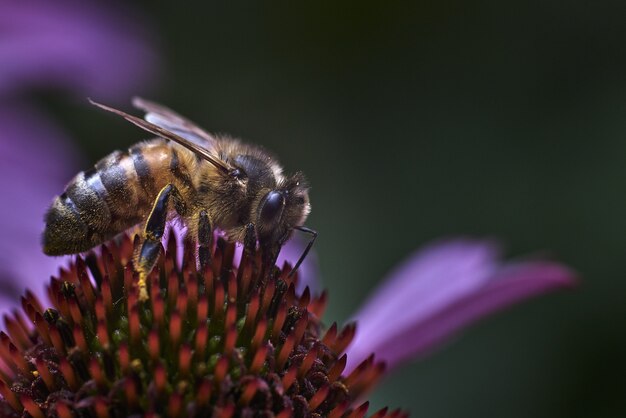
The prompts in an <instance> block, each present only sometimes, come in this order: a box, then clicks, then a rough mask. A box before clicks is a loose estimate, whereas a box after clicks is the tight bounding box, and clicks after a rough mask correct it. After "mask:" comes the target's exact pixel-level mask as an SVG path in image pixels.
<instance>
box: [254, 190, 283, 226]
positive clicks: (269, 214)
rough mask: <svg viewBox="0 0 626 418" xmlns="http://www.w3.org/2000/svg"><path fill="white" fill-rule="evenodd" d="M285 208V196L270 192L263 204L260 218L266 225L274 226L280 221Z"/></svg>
mask: <svg viewBox="0 0 626 418" xmlns="http://www.w3.org/2000/svg"><path fill="white" fill-rule="evenodd" d="M284 207H285V196H283V194H282V193H280V192H277V191H272V192H269V193H268V194H267V195H266V196H265V197H264V198H263V202H261V210H260V212H259V218H260V220H261V222H263V223H265V224H272V223H275V222H277V221H278V220H279V219H280V216H281V215H282V213H283V208H284Z"/></svg>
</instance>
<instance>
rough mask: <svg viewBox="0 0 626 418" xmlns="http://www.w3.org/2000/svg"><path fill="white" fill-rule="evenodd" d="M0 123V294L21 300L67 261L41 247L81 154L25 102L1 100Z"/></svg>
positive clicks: (36, 289) (38, 291) (41, 287)
mask: <svg viewBox="0 0 626 418" xmlns="http://www.w3.org/2000/svg"><path fill="white" fill-rule="evenodd" d="M0 126H2V129H1V130H0V189H1V190H2V191H3V197H2V205H0V231H2V236H1V237H0V293H4V294H5V295H6V294H12V296H14V297H13V298H12V300H14V301H15V303H18V302H19V297H17V296H19V295H21V294H22V293H23V291H24V289H25V288H26V287H30V288H32V289H33V290H34V291H36V292H37V293H39V294H40V292H41V291H42V290H43V284H44V283H45V282H46V281H47V279H48V278H49V276H50V275H51V274H54V273H56V271H57V268H58V267H59V265H60V263H61V262H62V260H63V259H61V258H51V257H47V256H45V255H44V254H43V253H42V251H41V244H40V240H41V231H42V230H43V227H44V223H43V214H44V212H45V210H46V209H47V207H48V206H49V205H50V203H51V201H52V198H53V197H54V195H55V194H58V193H60V192H61V191H62V190H63V186H64V185H65V183H66V182H67V181H68V180H69V179H70V178H71V177H72V175H73V174H74V171H75V169H74V167H75V166H76V165H75V161H76V158H75V154H74V153H73V152H72V150H71V147H70V146H69V143H68V140H67V138H66V137H65V135H64V134H63V133H62V132H61V131H60V130H59V129H58V128H57V127H55V126H54V125H53V124H52V123H51V122H50V121H48V120H47V118H46V117H44V116H43V115H42V114H41V113H39V112H37V111H35V110H34V109H33V108H30V107H28V106H26V105H24V104H17V103H15V102H13V103H11V105H10V107H9V106H8V105H7V104H0ZM2 308H3V309H6V308H7V306H5V305H3V306H2Z"/></svg>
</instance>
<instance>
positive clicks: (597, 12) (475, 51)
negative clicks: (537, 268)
mask: <svg viewBox="0 0 626 418" xmlns="http://www.w3.org/2000/svg"><path fill="white" fill-rule="evenodd" d="M133 6H134V10H133V12H132V15H131V18H129V19H128V22H127V24H128V25H133V24H137V25H142V26H147V27H148V31H149V32H150V31H151V33H152V35H151V36H152V40H153V42H154V45H156V50H157V51H158V52H159V54H160V56H161V63H160V64H159V68H158V74H159V76H158V78H157V81H156V82H155V83H152V87H151V88H146V89H145V90H142V91H137V92H136V94H139V95H144V96H146V97H148V98H151V99H154V100H156V101H159V102H162V103H165V104H167V105H168V106H170V107H172V108H174V109H176V110H178V111H179V112H180V113H182V114H184V115H187V116H189V117H190V118H192V119H194V120H196V121H198V122H200V123H201V125H203V126H205V127H207V128H208V129H209V130H212V131H216V132H228V133H230V134H233V135H236V136H240V137H242V138H245V139H246V140H248V141H251V142H255V143H259V144H262V145H264V146H266V147H267V148H269V149H271V150H273V151H274V152H276V153H277V154H278V155H279V156H280V157H281V160H282V162H283V164H284V165H285V167H286V168H287V169H288V171H294V170H302V171H304V172H305V173H306V174H307V176H308V178H309V180H310V182H311V184H312V186H313V187H312V191H311V198H312V203H313V213H312V215H311V217H310V221H309V226H311V227H313V228H315V229H317V230H318V231H319V232H320V238H319V240H318V243H317V244H316V250H317V253H318V256H319V260H320V268H321V272H322V278H323V281H324V285H325V287H327V288H328V289H329V290H330V295H331V300H330V308H329V311H328V313H327V318H328V319H332V320H335V319H337V320H347V319H349V317H350V315H351V313H352V312H354V311H355V309H356V308H357V307H358V306H359V303H360V302H362V301H363V300H364V299H365V298H366V297H367V294H368V293H369V292H370V291H371V290H372V289H373V288H374V286H375V285H376V283H377V282H378V281H380V280H381V279H382V278H383V277H384V275H385V273H386V272H388V271H389V269H390V268H391V267H392V266H393V265H394V264H396V263H397V262H399V261H401V260H402V259H403V258H404V257H405V256H406V255H407V254H409V253H410V252H411V251H412V250H414V249H415V248H417V247H419V246H421V245H422V244H424V243H426V242H428V241H430V240H432V239H435V238H439V237H442V236H453V235H458V234H461V235H472V236H480V237H484V236H487V237H498V238H500V239H502V241H503V242H504V243H505V246H506V249H507V254H509V255H510V256H522V255H525V254H529V253H531V254H537V251H538V250H540V251H544V250H545V254H546V255H548V256H550V257H554V258H556V259H559V260H562V261H564V262H566V263H567V264H569V265H571V266H573V267H574V268H575V269H576V270H577V271H578V272H579V273H580V275H581V278H582V280H581V286H580V287H579V289H577V290H576V291H574V292H571V293H566V294H559V295H551V296H548V297H544V298H541V299H539V300H535V301H532V302H530V303H526V304H524V305H522V306H519V307H515V308H514V309H511V310H509V311H507V312H505V313H504V314H500V315H498V316H496V317H493V318H490V319H489V320H486V321H483V322H481V323H480V324H479V325H478V326H475V327H473V328H472V329H471V330H470V331H469V332H466V333H464V334H463V335H462V337H461V338H459V339H457V340H456V341H454V342H453V343H452V344H449V345H448V346H446V347H445V348H444V349H443V350H440V351H439V352H437V353H436V354H434V355H432V356H430V357H429V358H427V359H425V360H422V361H419V362H414V363H413V364H411V365H409V366H407V367H403V368H402V369H401V370H400V371H398V372H396V373H395V374H393V375H392V376H390V377H389V378H388V379H386V380H385V381H384V382H383V384H382V385H381V386H380V388H379V389H378V390H377V391H376V392H375V393H374V394H373V402H374V407H375V408H373V409H371V410H376V409H378V407H381V406H383V405H390V406H393V407H403V408H406V409H408V410H410V411H411V413H412V416H415V417H485V416H502V417H590V416H593V417H617V416H626V333H625V332H624V330H625V329H626V274H625V272H626V269H625V267H624V259H625V258H626V257H625V254H626V194H625V193H624V190H625V189H626V164H625V161H626V141H625V140H624V136H625V134H626V25H625V24H624V22H625V21H626V20H625V19H626V3H624V2H622V1H597V2H587V1H570V2H563V1H550V0H547V1H546V0H544V1H530V2H522V1H508V2H501V1H454V0H452V1H436V2H435V1H432V2H373V1H363V0H361V1H344V2H334V1H329V2H299V3H297V4H296V3H294V2H285V1H283V2H280V1H279V2H271V3H269V2H268V3H262V2H220V3H219V4H217V3H216V2H203V3H200V2H196V3H194V4H191V3H177V4H175V3H174V2H160V3H159V4H157V3H156V2H150V1H147V0H146V1H141V2H135V3H134V5H133ZM119 65H121V66H122V65H125V63H124V62H120V63H119ZM33 94H34V96H35V99H36V100H38V101H39V102H40V104H42V105H43V106H45V107H46V108H47V109H48V110H49V111H50V112H52V113H53V114H54V116H55V117H56V118H57V119H58V120H59V121H60V122H61V123H62V125H63V126H64V127H65V129H66V130H67V131H69V132H70V133H71V134H72V135H73V137H74V138H76V141H77V142H76V146H77V148H78V149H79V150H80V151H81V152H82V153H83V156H84V159H83V163H84V168H86V167H88V166H89V165H90V164H92V163H93V162H95V161H97V160H98V159H99V158H100V157H102V156H104V155H106V154H108V153H109V152H111V151H112V150H114V149H116V148H124V147H127V146H129V145H130V144H132V143H134V142H137V141H138V140H140V139H142V138H143V137H144V135H143V134H142V133H141V132H140V131H138V130H137V129H134V128H132V127H130V126H129V125H127V124H125V123H123V122H120V121H117V120H115V119H113V118H111V117H110V116H109V115H105V114H103V113H102V112H98V111H96V110H95V109H93V108H91V107H89V106H87V105H86V104H85V102H84V101H82V100H81V101H78V100H77V99H76V98H72V97H67V96H66V95H62V94H59V93H58V92H55V91H39V92H38V93H36V94H35V93H33ZM96 99H97V98H96ZM117 105H122V106H124V107H125V108H127V109H128V108H130V106H129V104H127V103H117ZM398 315H402V307H401V306H399V307H398Z"/></svg>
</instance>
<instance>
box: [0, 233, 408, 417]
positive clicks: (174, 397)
mask: <svg viewBox="0 0 626 418" xmlns="http://www.w3.org/2000/svg"><path fill="white" fill-rule="evenodd" d="M176 252H177V249H176V245H175V239H174V238H173V237H170V239H169V244H168V248H167V251H165V254H164V256H162V257H161V261H160V263H159V265H158V267H157V268H155V270H154V271H153V272H152V274H151V276H150V278H149V292H150V300H149V301H147V302H145V303H142V302H139V300H138V296H137V295H138V293H137V288H136V285H135V284H136V281H137V277H136V273H135V272H134V271H133V268H132V262H131V261H130V260H131V259H132V254H133V243H132V242H131V240H130V238H128V237H124V238H123V239H122V240H121V242H119V243H118V244H115V243H109V244H108V245H106V246H102V248H101V249H100V251H98V255H96V254H95V253H92V254H90V255H88V256H87V257H86V258H81V257H77V258H76V262H75V263H73V264H71V265H70V266H69V268H68V269H65V270H62V271H61V273H60V275H59V276H58V277H56V278H52V280H51V282H50V284H49V286H48V297H49V299H50V301H51V305H52V306H51V307H49V308H46V305H44V304H43V303H42V302H41V301H40V300H38V298H37V297H36V296H34V295H33V294H32V293H31V292H27V293H26V296H24V297H23V298H22V311H19V312H18V311H15V312H13V314H12V315H7V316H5V323H6V332H2V333H0V359H1V361H0V363H1V364H2V374H1V380H0V394H2V397H3V399H2V400H0V414H1V416H6V417H21V416H25V415H24V411H26V412H27V413H28V414H30V416H32V417H35V418H38V417H59V418H69V417H73V416H80V417H98V418H104V417H126V416H132V415H143V416H157V415H158V416H169V417H187V416H190V417H194V416H209V415H213V416H223V417H229V416H242V417H247V416H263V417H270V416H279V417H290V416H294V417H309V416H313V417H314V416H324V417H341V416H348V417H362V416H364V415H365V414H366V412H367V409H368V403H367V402H364V401H363V400H362V396H363V395H364V394H366V393H367V392H368V390H369V389H370V388H371V387H372V386H373V385H374V384H375V383H376V381H377V380H378V378H379V377H380V376H381V375H382V373H383V371H384V365H383V363H380V362H376V361H375V359H374V356H373V355H372V356H370V357H368V358H367V359H366V360H364V361H363V362H361V364H360V365H359V366H357V367H356V368H354V369H353V370H352V371H351V372H350V373H345V370H344V369H345V367H346V362H347V356H346V354H345V350H346V348H347V347H348V345H349V344H350V341H351V340H352V338H353V336H354V333H355V327H354V326H353V325H348V326H346V327H344V328H343V329H340V328H338V327H337V325H336V324H332V325H331V326H329V327H328V328H324V327H323V325H322V323H321V322H320V317H321V315H322V313H323V311H324V307H325V305H326V293H322V294H320V295H319V296H314V295H312V294H311V292H310V291H309V289H308V288H305V289H304V291H303V292H302V293H301V294H299V293H298V292H296V287H295V285H296V282H297V280H298V278H297V272H296V274H294V275H293V277H290V276H289V273H290V271H291V270H290V266H289V265H288V264H285V265H284V266H283V267H282V268H280V269H279V268H277V267H275V268H274V270H273V271H271V272H269V274H265V275H264V277H262V276H261V271H262V269H261V268H260V256H259V255H258V254H257V253H256V252H255V251H253V252H244V253H243V254H242V256H241V258H240V259H239V260H237V259H235V256H234V254H235V245H234V244H228V243H226V242H225V241H224V240H221V239H218V241H217V244H216V247H215V251H214V254H213V259H212V264H211V266H210V267H209V268H207V269H206V270H204V271H197V270H196V260H195V257H194V253H195V252H194V251H193V249H190V248H187V249H185V250H184V254H183V263H182V267H181V268H177V266H176V263H175V260H176ZM401 415H403V413H401V412H400V411H394V412H393V413H391V412H388V411H387V409H383V410H381V411H378V412H377V413H375V414H374V416H376V417H383V416H401Z"/></svg>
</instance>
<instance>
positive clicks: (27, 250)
mask: <svg viewBox="0 0 626 418" xmlns="http://www.w3.org/2000/svg"><path fill="white" fill-rule="evenodd" d="M120 12H122V11H121V10H120V9H119V8H118V9H117V11H116V13H115V14H114V13H112V12H111V11H110V10H108V9H106V8H104V7H101V6H97V5H95V4H93V3H89V4H87V3H84V2H78V1H71V0H60V1H54V2H48V1H44V0H39V1H37V0H35V1H28V2H3V6H2V13H0V31H1V32H2V36H1V37H0V126H2V129H1V130H0V186H1V187H2V190H3V198H2V206H0V219H1V223H0V289H1V290H2V292H0V295H1V296H0V303H2V305H0V306H2V307H3V308H5V309H6V308H7V307H10V306H13V305H15V303H16V302H19V298H18V297H17V296H18V295H19V294H21V293H22V292H23V290H24V288H25V287H27V286H28V287H30V288H31V289H35V290H37V291H40V290H42V288H43V281H45V279H46V278H47V277H49V276H50V275H51V274H54V273H56V270H57V268H58V266H59V265H60V264H61V263H62V262H63V259H62V258H49V257H46V256H44V255H43V254H42V253H41V246H40V236H41V231H42V229H43V213H44V211H45V209H46V207H47V206H48V205H49V204H50V201H51V198H52V197H53V196H54V195H55V194H57V193H59V192H60V191H62V190H63V186H64V184H65V182H67V181H68V180H69V179H70V178H71V176H72V175H73V174H75V172H76V171H78V168H77V167H78V165H77V160H78V158H77V155H76V153H75V152H73V150H72V148H71V147H70V146H69V143H70V141H69V140H68V138H67V135H65V133H64V132H63V131H62V130H61V129H60V128H58V127H57V126H55V124H54V123H53V122H52V121H51V120H50V119H49V118H48V117H47V116H46V115H45V114H44V113H43V112H41V111H39V110H38V109H37V108H36V107H35V106H34V105H32V104H30V103H29V102H28V100H27V98H26V97H25V93H28V92H30V91H31V90H32V89H34V88H54V89H62V90H66V91H68V92H71V93H73V94H75V95H77V96H78V97H80V98H81V100H82V99H83V98H84V97H86V96H88V95H95V96H97V97H103V98H109V99H111V100H113V99H116V98H117V99H120V98H122V97H123V98H126V97H128V95H131V94H134V93H136V92H137V91H136V88H138V87H139V86H141V85H143V84H145V83H146V82H147V81H148V80H150V79H151V78H152V77H153V75H154V71H153V68H154V64H155V57H156V55H155V53H154V52H153V51H152V50H151V48H149V46H148V45H147V42H146V36H145V34H143V33H141V32H140V31H139V30H138V28H139V26H138V25H137V24H136V22H133V21H131V19H129V18H126V17H123V15H121V14H117V13H120ZM133 19H136V17H133ZM16 265H19V266H20V268H19V271H17V270H16V269H15V268H14V266H16ZM7 295H10V296H11V297H10V299H7ZM9 300H10V301H9Z"/></svg>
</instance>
